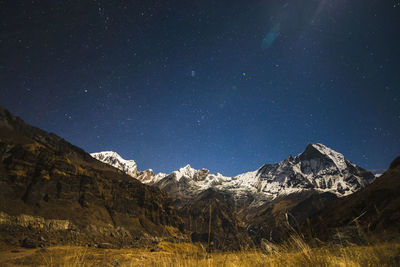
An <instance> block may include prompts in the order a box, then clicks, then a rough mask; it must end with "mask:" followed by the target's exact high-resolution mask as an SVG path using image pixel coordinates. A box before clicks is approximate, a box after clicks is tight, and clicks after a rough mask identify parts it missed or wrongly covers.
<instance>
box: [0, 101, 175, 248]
mask: <svg viewBox="0 0 400 267" xmlns="http://www.w3.org/2000/svg"><path fill="white" fill-rule="evenodd" d="M129 170H132V169H128V171H129ZM131 173H134V170H132V171H131ZM0 192H1V194H0V237H1V238H0V243H7V244H11V245H24V246H37V245H52V244H53V245H54V244H82V245H85V244H89V245H100V244H103V243H108V245H107V246H146V245H151V243H152V242H156V241H157V240H161V239H169V240H176V239H181V238H183V236H182V234H181V232H180V231H179V229H178V228H181V229H182V223H183V221H182V219H181V218H180V217H179V216H178V215H177V213H176V211H175V210H174V208H173V206H172V205H171V203H172V200H171V198H170V197H169V196H168V195H167V194H166V193H164V192H162V191H160V190H159V189H158V188H156V187H151V186H147V185H144V184H142V183H141V182H139V181H137V180H136V179H132V177H131V176H129V175H126V174H125V173H124V172H122V171H120V170H118V169H116V168H114V167H111V166H109V165H108V164H104V163H101V162H99V161H98V160H95V159H94V158H92V157H91V156H90V155H89V154H87V153H86V152H85V151H83V150H82V149H80V148H78V147H75V146H73V145H71V144H70V143H68V142H66V141H65V140H63V139H62V138H60V137H58V136H56V135H54V134H50V133H47V132H45V131H42V130H40V129H38V128H35V127H32V126H29V125H27V124H25V123H24V122H23V121H22V120H21V119H19V118H17V117H15V116H13V115H12V114H10V113H9V112H8V111H6V110H5V109H3V108H0Z"/></svg>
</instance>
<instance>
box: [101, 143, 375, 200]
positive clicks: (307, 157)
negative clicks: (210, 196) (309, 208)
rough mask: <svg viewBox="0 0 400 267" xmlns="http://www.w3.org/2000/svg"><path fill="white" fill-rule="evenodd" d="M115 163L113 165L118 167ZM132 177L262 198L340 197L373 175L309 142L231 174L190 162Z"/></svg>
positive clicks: (187, 191) (186, 189) (172, 189)
mask: <svg viewBox="0 0 400 267" xmlns="http://www.w3.org/2000/svg"><path fill="white" fill-rule="evenodd" d="M101 153H102V152H98V153H97V154H95V155H99V154H101ZM118 164H119V163H117V164H114V167H117V168H118ZM132 177H134V178H137V179H138V180H139V181H142V182H143V183H146V184H150V185H155V186H157V187H159V188H161V189H163V190H165V191H167V192H169V193H172V195H174V194H177V195H180V196H182V197H192V196H194V195H196V192H198V193H199V192H202V191H204V190H207V189H209V188H215V189H217V190H221V191H226V190H228V191H231V193H232V194H237V195H240V194H241V191H246V192H245V193H249V192H251V193H252V194H253V195H258V196H263V197H262V200H267V199H274V198H276V197H278V196H279V195H288V194H291V193H296V192H300V191H303V190H309V189H310V190H311V189H313V190H317V191H320V192H331V193H334V194H336V195H337V196H339V197H341V196H346V195H349V194H352V193H354V192H356V191H357V190H359V189H360V188H362V187H364V186H365V185H367V184H369V183H370V182H372V181H373V180H374V178H375V177H374V176H373V174H372V173H370V172H368V171H366V170H364V169H362V168H360V167H358V166H357V165H355V164H353V163H352V162H350V161H349V160H347V159H345V157H344V156H343V155H342V154H341V153H339V152H336V151H334V150H333V149H331V148H329V147H327V146H325V145H323V144H320V143H316V144H311V143H310V144H308V145H307V147H306V148H305V150H304V151H303V152H302V153H300V154H298V155H297V156H295V157H293V156H288V157H287V158H286V159H284V160H283V161H280V162H278V163H275V164H264V165H262V166H261V167H260V168H259V169H257V170H255V171H249V172H245V173H242V174H238V175H236V176H233V177H228V176H223V175H222V174H220V173H215V174H211V173H210V171H209V170H207V169H204V168H203V169H199V170H196V169H194V168H192V167H191V166H190V165H189V164H188V165H186V166H184V167H182V168H180V169H178V170H176V171H173V172H171V173H170V174H163V173H160V174H157V175H153V177H152V178H148V177H147V178H146V180H144V179H143V176H141V175H140V174H139V175H132ZM242 193H244V192H242Z"/></svg>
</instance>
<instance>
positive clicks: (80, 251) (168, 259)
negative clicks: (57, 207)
mask: <svg viewBox="0 0 400 267" xmlns="http://www.w3.org/2000/svg"><path fill="white" fill-rule="evenodd" d="M296 242H301V241H299V240H293V242H292V243H290V244H288V245H282V246H274V247H271V246H268V247H267V248H264V249H263V250H246V251H239V252H213V253H207V252H206V251H205V250H204V249H203V248H202V247H201V246H196V245H194V244H172V243H165V242H163V243H160V244H158V248H157V249H156V251H152V252H151V251H149V250H145V249H98V248H85V247H65V246H64V247H51V248H47V249H18V250H3V251H0V266H71V267H72V266H241V267H243V266H280V267H282V266H399V265H400V243H383V244H379V245H373V246H356V245H348V246H338V245H326V246H323V247H319V248H310V247H309V246H308V245H306V244H305V243H302V242H301V243H297V244H296Z"/></svg>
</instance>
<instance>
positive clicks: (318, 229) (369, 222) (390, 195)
mask: <svg viewBox="0 0 400 267" xmlns="http://www.w3.org/2000/svg"><path fill="white" fill-rule="evenodd" d="M307 227H308V226H307ZM311 228H312V230H313V234H314V236H318V237H320V238H324V239H332V238H333V239H335V238H337V239H339V238H340V239H341V240H344V239H350V240H358V239H363V238H364V235H368V234H369V233H371V232H372V233H379V234H380V236H381V237H382V238H393V237H396V236H397V237H398V235H399V234H400V157H398V158H396V159H395V160H394V161H393V162H392V164H391V165H390V168H389V169H388V170H387V171H386V172H385V173H384V174H383V175H381V176H380V177H378V178H376V180H375V181H374V182H373V183H371V184H370V185H368V186H367V187H365V188H363V189H361V190H360V191H358V192H356V193H354V194H352V195H350V196H348V197H345V198H343V199H338V200H336V201H334V202H332V203H331V205H329V206H328V207H327V208H325V209H323V210H321V211H320V212H319V213H317V214H316V215H314V216H313V217H312V218H311Z"/></svg>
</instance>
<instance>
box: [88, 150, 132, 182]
mask: <svg viewBox="0 0 400 267" xmlns="http://www.w3.org/2000/svg"><path fill="white" fill-rule="evenodd" d="M90 155H91V156H92V157H93V158H95V159H97V160H99V161H102V162H104V163H107V164H109V165H111V166H113V167H115V168H117V169H120V170H121V171H123V172H125V173H126V174H129V175H130V176H132V177H136V176H137V166H136V162H135V161H134V160H125V159H123V158H122V157H121V156H120V155H119V154H118V153H117V152H113V151H103V152H98V153H91V154H90Z"/></svg>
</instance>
